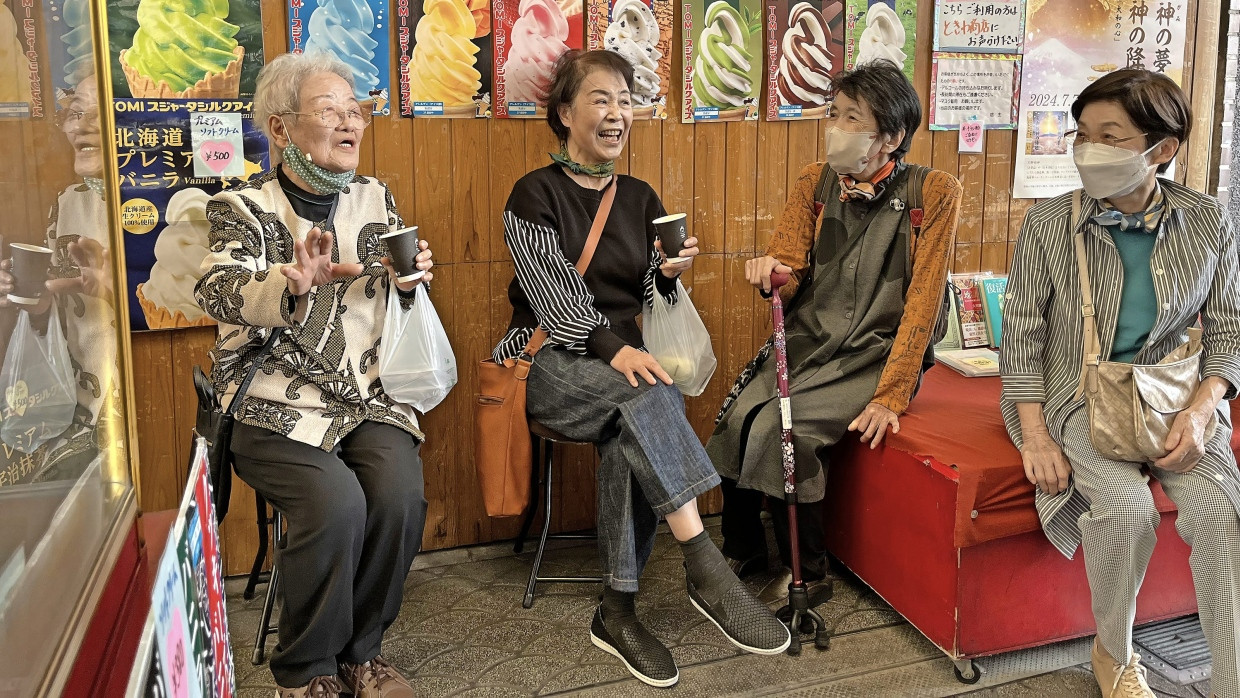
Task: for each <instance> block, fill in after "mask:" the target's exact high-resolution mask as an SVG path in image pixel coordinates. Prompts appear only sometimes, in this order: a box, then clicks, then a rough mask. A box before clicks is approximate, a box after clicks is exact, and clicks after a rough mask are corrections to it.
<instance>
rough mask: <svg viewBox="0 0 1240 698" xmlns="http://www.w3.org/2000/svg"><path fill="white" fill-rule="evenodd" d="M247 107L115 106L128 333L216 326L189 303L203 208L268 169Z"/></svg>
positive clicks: (204, 229) (140, 102)
mask: <svg viewBox="0 0 1240 698" xmlns="http://www.w3.org/2000/svg"><path fill="white" fill-rule="evenodd" d="M251 108H252V107H251V102H250V101H249V100H235V101H224V100H183V99H178V100H144V99H118V100H114V102H113V109H114V111H115V115H116V147H117V152H116V157H117V166H118V170H119V172H120V178H121V182H120V185H121V204H120V205H121V227H122V228H123V229H124V231H125V261H126V264H127V269H126V272H127V276H128V282H129V287H130V289H129V291H130V293H129V297H130V298H129V316H130V320H129V322H130V325H131V327H132V329H134V330H144V329H166V328H173V327H188V326H193V325H209V324H213V321H212V320H211V319H210V318H209V317H208V316H207V315H206V314H204V313H203V312H202V309H201V308H199V307H198V303H197V301H195V300H194V285H195V284H196V283H197V282H198V279H199V278H200V276H201V270H200V268H199V267H200V264H201V263H202V260H203V258H204V257H206V255H207V251H208V248H207V234H208V233H209V232H210V225H209V224H208V223H207V219H206V206H207V200H208V199H209V198H210V197H211V195H212V194H215V193H216V192H218V191H220V190H221V189H224V188H227V187H232V186H236V185H237V184H239V183H240V182H242V181H245V180H248V179H250V178H251V177H253V176H254V175H256V174H259V173H261V172H263V171H265V170H266V169H267V168H268V157H267V139H266V138H265V137H264V136H263V135H262V133H261V132H259V130H258V127H257V125H255V124H254V120H253V118H252V114H251ZM238 124H239V125H240V133H237V125H238ZM238 171H239V172H240V174H238V175H236V176H230V175H227V174H226V172H238ZM203 172H205V173H206V174H205V175H203V174H201V173H203Z"/></svg>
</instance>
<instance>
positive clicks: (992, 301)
mask: <svg viewBox="0 0 1240 698" xmlns="http://www.w3.org/2000/svg"><path fill="white" fill-rule="evenodd" d="M978 282H979V283H980V284H981V287H982V308H983V310H984V311H985V314H986V334H987V336H988V337H989V338H990V346H992V347H997V346H999V344H1000V340H1001V339H1002V338H1003V297H1004V295H1006V294H1007V275H1006V274H1004V275H1002V276H994V277H989V278H981V279H979V280H978Z"/></svg>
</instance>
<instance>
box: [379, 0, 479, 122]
mask: <svg viewBox="0 0 1240 698" xmlns="http://www.w3.org/2000/svg"><path fill="white" fill-rule="evenodd" d="M406 4H411V5H412V15H411V17H410V19H411V20H412V22H413V25H414V27H415V28H414V30H413V41H412V43H410V44H406V41H405V39H404V38H403V35H402V38H401V39H400V42H401V51H402V53H401V66H402V68H401V70H402V74H401V80H402V83H401V84H402V89H401V95H402V101H401V114H402V115H404V116H441V117H455V118H469V119H472V118H474V117H486V116H490V115H491V44H492V42H491V5H490V0H399V4H398V10H397V11H398V13H399V12H400V9H399V8H400V7H402V6H404V5H406ZM407 45H408V46H411V47H412V48H411V52H410V54H409V59H408V60H406V59H405V55H406V54H405V53H404V52H405V49H406V46H407ZM406 86H407V89H406Z"/></svg>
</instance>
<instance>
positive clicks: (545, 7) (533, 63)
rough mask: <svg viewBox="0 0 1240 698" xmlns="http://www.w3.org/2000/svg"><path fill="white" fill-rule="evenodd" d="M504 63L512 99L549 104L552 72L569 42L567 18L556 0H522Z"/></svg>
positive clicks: (506, 80)
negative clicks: (510, 45)
mask: <svg viewBox="0 0 1240 698" xmlns="http://www.w3.org/2000/svg"><path fill="white" fill-rule="evenodd" d="M517 12H518V17H517V21H516V22H515V23H514V24H513V25H512V48H511V49H510V50H509V52H508V61H507V63H505V65H504V75H505V82H506V83H507V87H508V98H507V99H508V101H509V102H535V103H537V104H538V105H539V106H545V105H546V103H547V90H549V89H550V88H551V72H552V70H553V69H554V68H555V62H556V60H557V59H559V57H560V56H561V55H563V54H564V52H565V51H567V50H568V44H566V43H564V42H565V41H566V40H567V39H568V20H567V19H565V18H564V12H563V11H562V10H561V9H560V6H559V5H558V4H556V2H554V0H521V5H520V7H519V9H518V11H517Z"/></svg>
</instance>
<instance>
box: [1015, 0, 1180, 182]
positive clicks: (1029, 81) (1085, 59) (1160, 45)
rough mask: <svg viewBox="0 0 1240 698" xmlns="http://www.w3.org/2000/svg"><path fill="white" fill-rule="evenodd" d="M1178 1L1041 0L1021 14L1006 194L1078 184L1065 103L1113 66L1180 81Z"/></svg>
mask: <svg viewBox="0 0 1240 698" xmlns="http://www.w3.org/2000/svg"><path fill="white" fill-rule="evenodd" d="M1186 12H1187V10H1186V2H1184V1H1183V0H1159V1H1157V2H1147V0H1127V1H1126V2H1124V3H1122V4H1121V5H1117V6H1115V7H1114V8H1111V9H1108V7H1107V6H1105V5H1101V4H1097V5H1089V6H1085V7H1082V6H1079V5H1078V4H1076V3H1074V2H1072V0H1048V2H1047V3H1046V4H1045V5H1042V6H1041V7H1039V8H1037V9H1032V10H1030V11H1029V16H1028V18H1027V19H1026V23H1027V25H1028V30H1027V35H1026V42H1025V58H1024V65H1023V70H1022V72H1023V76H1022V84H1021V93H1020V121H1019V125H1018V127H1017V128H1018V131H1019V133H1020V142H1019V143H1018V146H1017V151H1016V174H1015V179H1014V181H1013V182H1012V195H1013V196H1014V197H1016V198H1018V199H1041V198H1048V197H1052V196H1058V195H1059V194H1062V193H1064V192H1067V191H1071V190H1073V189H1076V188H1077V187H1079V186H1081V180H1080V177H1079V176H1078V175H1077V171H1076V166H1075V165H1074V164H1073V162H1072V148H1071V146H1070V144H1068V143H1066V142H1065V140H1064V138H1063V135H1064V133H1065V132H1067V131H1070V130H1072V129H1074V128H1075V127H1076V126H1075V124H1074V123H1073V122H1072V114H1071V109H1072V102H1073V101H1075V100H1076V97H1077V95H1078V94H1080V92H1081V90H1083V89H1084V88H1085V87H1086V86H1087V85H1088V84H1089V83H1090V82H1092V81H1094V80H1097V79H1098V78H1099V77H1101V76H1102V75H1105V74H1106V73H1109V72H1111V71H1113V70H1116V69H1118V68H1124V67H1141V68H1147V69H1149V70H1153V71H1156V72H1160V73H1165V74H1166V75H1167V76H1168V77H1170V78H1171V79H1172V80H1174V81H1176V83H1181V82H1182V80H1183V77H1184V42H1185V40H1184V30H1185V17H1186Z"/></svg>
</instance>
